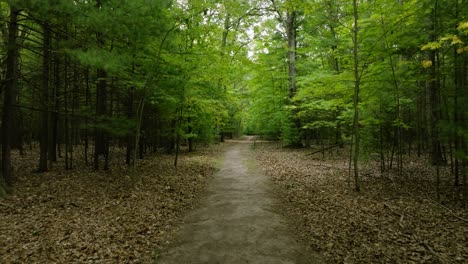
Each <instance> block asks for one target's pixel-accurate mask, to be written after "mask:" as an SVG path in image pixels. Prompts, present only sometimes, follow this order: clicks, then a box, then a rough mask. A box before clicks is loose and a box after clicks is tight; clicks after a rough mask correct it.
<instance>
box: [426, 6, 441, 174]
mask: <svg viewBox="0 0 468 264" xmlns="http://www.w3.org/2000/svg"><path fill="white" fill-rule="evenodd" d="M437 16H438V1H437V0H436V1H435V4H434V8H433V19H432V30H433V32H432V41H437V35H438V28H437ZM437 53H438V51H436V50H431V51H430V52H429V59H430V60H431V61H432V62H433V66H432V67H431V68H430V70H429V80H428V86H429V87H428V88H429V102H430V117H431V118H430V120H431V122H430V125H431V126H430V131H431V137H430V138H431V160H432V164H434V165H440V164H441V163H442V151H441V147H440V140H439V129H438V124H439V120H440V109H439V108H440V100H439V99H440V98H439V87H440V79H439V74H438V64H439V61H438V57H439V56H438V54H437Z"/></svg>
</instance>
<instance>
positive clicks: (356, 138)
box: [353, 0, 361, 192]
mask: <svg viewBox="0 0 468 264" xmlns="http://www.w3.org/2000/svg"><path fill="white" fill-rule="evenodd" d="M353 11H354V28H353V42H354V45H353V55H354V104H353V106H354V107H353V108H354V125H353V127H354V129H353V130H354V131H353V132H354V148H353V164H354V185H355V186H354V187H355V190H356V191H357V192H359V191H360V190H361V183H360V179H359V143H360V134H359V133H360V132H359V85H360V76H359V56H358V55H359V42H358V41H359V39H358V31H359V27H358V19H359V17H358V3H357V0H353Z"/></svg>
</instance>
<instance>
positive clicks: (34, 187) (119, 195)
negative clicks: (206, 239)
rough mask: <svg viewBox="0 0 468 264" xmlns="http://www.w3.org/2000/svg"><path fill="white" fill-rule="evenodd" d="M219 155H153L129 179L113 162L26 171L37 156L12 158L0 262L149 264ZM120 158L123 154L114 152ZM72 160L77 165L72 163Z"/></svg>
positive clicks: (213, 150)
mask: <svg viewBox="0 0 468 264" xmlns="http://www.w3.org/2000/svg"><path fill="white" fill-rule="evenodd" d="M221 151H222V146H221V145H217V146H213V147H209V148H203V149H200V150H197V151H196V152H195V153H185V154H182V155H181V156H180V160H179V165H178V167H177V169H175V168H174V166H173V161H174V157H173V156H172V155H163V154H157V155H153V156H151V157H147V158H146V159H144V160H139V161H138V166H137V167H138V169H137V171H135V172H132V171H131V170H129V169H128V168H127V166H125V165H121V164H122V163H121V162H122V160H121V159H118V158H117V157H120V158H121V157H123V155H120V156H119V155H115V156H117V157H116V158H115V160H113V161H112V165H111V168H112V169H111V170H109V171H93V170H92V169H90V168H89V167H87V166H85V165H84V164H80V163H77V164H75V167H76V168H75V169H73V170H69V171H66V170H64V169H63V164H60V163H59V164H55V165H54V168H53V169H52V170H51V171H50V172H47V173H43V174H38V173H34V172H32V170H33V168H34V167H35V166H36V162H37V160H36V158H37V157H38V156H37V153H35V152H31V153H28V154H27V155H25V156H24V157H20V156H15V157H14V159H15V160H14V163H15V164H16V165H15V175H17V179H16V184H15V188H14V192H13V194H12V195H10V196H8V197H6V199H3V200H2V201H1V204H0V222H1V223H2V224H1V225H0V263H149V262H151V261H153V260H154V259H155V258H157V256H158V254H159V252H160V251H161V250H163V248H164V247H165V246H166V245H167V243H168V241H169V240H170V239H171V237H172V236H173V235H174V232H175V230H176V226H177V222H178V221H179V218H180V216H181V215H182V213H183V212H185V211H187V210H189V209H191V208H192V207H193V206H194V205H195V204H196V202H197V198H198V197H199V195H200V193H202V192H203V191H204V190H205V187H206V183H207V179H208V178H209V177H210V176H211V175H212V174H213V173H214V172H215V170H216V162H217V161H216V159H217V156H219V153H220V152H221ZM121 154H122V153H121ZM77 160H79V159H77Z"/></svg>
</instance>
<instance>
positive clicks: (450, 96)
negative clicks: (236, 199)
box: [0, 0, 468, 263]
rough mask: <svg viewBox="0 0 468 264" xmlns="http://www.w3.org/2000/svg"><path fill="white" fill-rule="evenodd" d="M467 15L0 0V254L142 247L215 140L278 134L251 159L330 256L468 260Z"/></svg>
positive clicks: (191, 199)
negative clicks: (467, 240) (467, 235)
mask: <svg viewBox="0 0 468 264" xmlns="http://www.w3.org/2000/svg"><path fill="white" fill-rule="evenodd" d="M467 16H468V2H467V1H466V0H222V1H221V0H131V1H125V0H73V1H71V0H0V23H1V24H0V59H1V60H0V62H1V65H0V67H1V75H0V92H1V95H0V99H1V107H0V111H1V133H0V135H1V146H2V148H1V160H2V162H1V175H0V197H5V198H4V199H1V200H0V210H1V211H0V219H1V222H2V223H4V224H5V225H2V226H3V228H1V230H0V261H1V260H2V257H3V261H5V263H9V262H11V263H21V262H28V263H33V262H37V263H44V262H47V261H55V262H58V263H67V262H72V261H77V260H82V261H83V262H84V261H85V260H87V261H91V262H92V261H95V260H96V259H113V260H115V261H116V262H132V261H134V262H150V261H151V260H153V259H155V258H157V255H158V254H159V253H158V252H155V251H154V248H155V247H156V248H158V249H161V248H163V247H164V245H165V243H166V242H165V241H166V239H168V238H166V237H168V236H170V232H172V231H171V230H173V226H174V225H175V222H176V220H174V219H177V218H178V217H179V216H180V214H181V212H183V211H184V210H187V209H189V208H191V207H192V206H193V205H194V203H195V202H196V200H197V197H198V196H199V194H200V193H201V192H203V190H204V188H205V187H206V183H207V182H208V179H209V177H210V175H212V174H213V172H214V171H215V167H216V166H215V165H214V164H215V163H216V161H215V160H216V158H219V156H220V153H221V152H222V150H223V144H217V145H215V146H214V147H212V148H207V146H212V145H211V144H213V143H219V142H222V141H224V140H225V139H226V138H229V137H236V136H240V135H242V134H247V135H255V138H256V139H260V138H261V139H265V140H268V141H273V142H275V143H271V142H270V143H266V144H263V145H262V143H261V141H260V140H256V141H255V143H254V144H253V146H254V147H255V151H256V153H257V161H258V162H259V164H260V166H261V167H262V168H263V169H264V171H265V173H266V174H268V175H270V176H271V177H272V179H273V180H274V182H275V183H277V187H278V186H279V187H278V188H279V189H278V190H279V191H278V194H279V196H281V197H282V199H284V200H283V201H286V204H288V207H287V210H285V211H286V212H287V213H288V214H289V215H290V216H293V217H294V218H295V219H296V220H298V221H299V222H298V224H297V227H298V230H299V231H298V233H299V234H300V235H299V236H301V237H303V238H304V239H305V241H307V242H306V243H308V245H309V246H310V247H312V248H313V249H314V250H316V251H317V252H319V253H321V254H323V255H324V256H325V257H327V258H328V259H330V260H331V261H332V262H337V263H377V262H382V263H402V262H405V261H408V263H455V262H459V263H463V261H466V258H467V257H468V256H467V255H466V235H465V234H466V223H467V221H468V220H467V219H466V213H467V211H466V203H467V202H468V188H467V186H468V183H467V170H468V168H467V167H468V108H467V105H468V74H467V69H468V17H467ZM265 140H262V141H263V142H265ZM147 157H153V158H152V159H149V158H147ZM403 191H404V192H403ZM109 230H110V231H109ZM356 230H359V232H358V233H356ZM374 231H375V232H374ZM373 232H374V233H373ZM148 234H153V235H148ZM111 249H112V250H111ZM109 250H110V251H109ZM370 251H372V254H371V253H369V252H370ZM426 257H429V258H428V259H426ZM348 260H349V261H348ZM347 261H348V262H347ZM353 261H354V262H353ZM411 261H413V262H411Z"/></svg>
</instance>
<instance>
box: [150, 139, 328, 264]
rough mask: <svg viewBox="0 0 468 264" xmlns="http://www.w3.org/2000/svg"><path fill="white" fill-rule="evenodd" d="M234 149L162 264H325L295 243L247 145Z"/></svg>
mask: <svg viewBox="0 0 468 264" xmlns="http://www.w3.org/2000/svg"><path fill="white" fill-rule="evenodd" d="M227 144H230V145H229V147H228V149H227V151H226V153H225V156H224V164H223V167H222V169H221V170H220V171H219V172H217V173H216V174H215V176H214V179H212V181H211V182H210V184H209V187H208V191H207V193H206V194H205V196H204V197H203V198H202V200H201V202H200V204H199V206H198V208H197V209H195V210H193V211H191V212H190V213H188V214H187V215H186V217H185V218H184V220H183V224H182V226H181V229H180V232H179V234H178V236H177V238H176V242H174V243H173V244H172V245H171V247H170V248H169V250H168V251H167V252H165V253H163V254H162V257H161V258H160V259H159V260H158V261H157V262H156V263H158V264H201V263H203V264H243V263H253V264H293V263H297V264H306V263H322V262H321V261H319V260H318V258H316V256H314V255H313V254H309V253H307V252H306V251H305V249H304V248H303V247H301V245H300V244H299V243H298V242H297V241H296V240H295V239H294V238H293V237H292V235H291V232H290V230H289V228H288V224H287V220H286V219H285V218H284V217H283V216H282V215H281V214H280V213H279V212H278V210H279V209H278V208H279V207H280V206H278V205H279V204H278V201H277V200H276V199H275V198H274V195H273V194H274V192H273V189H272V183H271V182H270V179H269V178H268V177H267V176H265V175H263V174H262V173H261V172H260V170H258V169H257V168H256V164H255V158H254V156H253V153H252V151H251V150H250V148H251V144H249V142H248V141H244V142H242V141H237V142H231V143H227Z"/></svg>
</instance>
